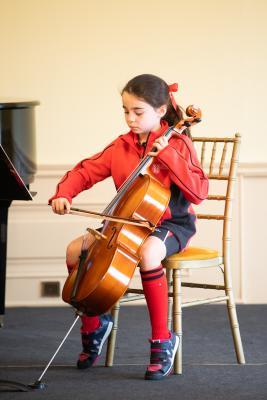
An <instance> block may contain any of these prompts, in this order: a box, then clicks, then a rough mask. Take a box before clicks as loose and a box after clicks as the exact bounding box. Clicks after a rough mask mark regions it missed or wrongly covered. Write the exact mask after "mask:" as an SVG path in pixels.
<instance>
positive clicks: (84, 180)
mask: <svg viewBox="0 0 267 400" xmlns="http://www.w3.org/2000/svg"><path fill="white" fill-rule="evenodd" d="M176 90H177V85H176V84H174V85H171V86H168V85H167V83H166V82H165V81H163V80H162V79H160V78H159V77H157V76H154V75H149V74H143V75H139V76H136V77H135V78H133V79H132V80H130V81H129V82H128V83H127V84H126V86H125V87H124V89H123V90H122V105H123V109H124V113H125V120H126V123H127V125H128V127H129V128H130V131H129V132H128V133H126V134H123V135H120V136H119V137H118V138H117V139H115V140H114V141H113V142H111V143H110V144H109V145H108V146H107V147H105V148H104V150H103V151H102V152H100V153H97V154H96V155H94V156H93V157H90V158H86V159H84V160H82V161H81V162H80V163H79V164H77V165H76V166H75V167H74V168H73V169H72V170H71V171H68V172H67V173H66V174H65V175H64V177H63V178H62V179H61V181H60V182H59V184H58V185H57V189H56V194H55V195H54V196H53V197H52V198H51V199H50V200H49V203H50V204H51V205H52V209H53V211H54V212H55V213H57V214H66V213H68V212H69V211H70V204H71V201H72V198H73V197H75V196H76V195H77V194H78V193H80V192H81V191H82V190H85V189H89V188H90V187H92V186H93V185H94V184H95V183H97V182H99V181H102V180H103V179H105V178H107V177H109V176H112V178H113V180H114V183H115V186H116V188H117V189H118V188H119V187H120V186H121V185H122V184H123V182H124V181H125V180H126V179H127V177H128V176H129V175H130V174H131V172H132V171H133V170H134V168H135V167H136V166H137V165H138V164H139V162H140V160H141V159H142V158H143V157H144V156H145V155H147V154H149V155H151V156H154V160H153V164H152V171H153V173H154V175H155V176H156V178H157V179H158V180H160V181H161V182H162V184H163V185H165V186H166V187H168V188H169V189H170V191H171V198H170V202H169V205H168V208H167V210H166V211H165V213H164V215H163V217H162V218H161V221H160V223H159V224H158V226H157V228H156V229H155V231H154V232H153V233H151V234H150V235H149V237H148V238H147V239H146V240H145V242H144V244H143V246H142V247H141V250H140V257H141V261H140V265H139V266H140V274H141V280H142V285H143V289H144V294H145V298H146V302H147V307H148V311H149V316H150V322H151V330H152V332H151V339H150V342H151V359H150V364H149V365H148V367H147V370H146V373H145V379H150V380H159V379H162V378H164V377H165V376H167V375H169V374H170V372H171V370H172V365H173V362H174V357H175V353H176V351H177V349H178V345H179V338H178V336H177V335H175V334H174V333H173V332H170V331H169V330H168V328H167V307H168V301H167V300H168V288H167V281H166V277H165V274H164V271H163V268H162V265H161V261H162V260H163V259H164V258H165V257H166V256H169V255H171V254H173V253H175V252H179V251H182V250H183V249H184V248H185V247H186V245H187V243H188V241H189V240H190V238H191V237H192V236H193V235H194V233H195V219H196V218H195V215H194V213H193V210H192V208H191V203H194V204H199V203H200V202H201V201H202V200H204V199H205V198H206V196H207V192H208V180H207V177H206V176H205V174H204V173H203V171H202V169H201V167H200V164H199V162H198V160H197V157H196V153H195V150H194V147H193V145H192V142H191V139H190V133H189V132H188V130H186V131H184V132H183V134H180V135H178V136H177V135H176V136H173V137H172V138H171V139H170V140H169V142H168V141H167V139H166V138H164V137H162V135H163V133H164V132H165V131H166V130H167V129H168V127H169V126H172V125H175V124H177V122H179V121H180V120H181V119H182V112H181V109H180V108H179V107H178V106H177V104H176V103H175V100H174V97H173V95H172V92H173V91H176ZM152 148H154V150H155V149H156V150H155V151H153V152H152V151H151V149H152ZM85 240H86V242H87V245H88V244H89V245H91V244H92V243H93V241H94V237H93V235H92V234H90V233H88V234H87V235H86V238H84V237H79V238H77V239H75V240H74V241H73V242H71V243H70V245H69V246H68V248H67V256H66V262H67V267H68V270H69V271H71V270H72V268H73V267H74V266H75V265H77V262H78V258H79V255H80V253H81V247H82V243H83V242H84V241H85ZM81 320H82V326H81V335H82V345H83V351H82V353H81V354H80V356H79V359H78V362H77V367H78V368H80V369H83V368H88V367H91V366H92V365H93V364H94V362H95V361H96V359H97V358H98V356H99V355H100V353H101V350H102V346H103V344H104V342H105V341H106V339H107V337H108V335H109V333H110V331H111V329H112V324H113V322H112V318H111V316H110V315H102V316H96V317H89V316H83V317H81Z"/></svg>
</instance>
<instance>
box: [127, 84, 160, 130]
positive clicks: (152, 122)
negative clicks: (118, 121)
mask: <svg viewBox="0 0 267 400" xmlns="http://www.w3.org/2000/svg"><path fill="white" fill-rule="evenodd" d="M122 104H123V109H124V113H125V121H126V123H127V125H128V126H129V128H130V129H131V130H132V131H133V132H134V133H136V134H138V135H140V134H148V133H149V132H150V131H156V130H158V129H159V128H160V119H161V118H162V117H163V116H164V115H165V113H166V109H167V107H166V106H165V105H163V106H161V107H159V108H156V109H155V108H154V107H152V106H151V105H150V104H148V103H146V102H145V101H144V100H142V99H140V98H139V97H136V96H135V95H133V94H130V93H127V92H123V94H122Z"/></svg>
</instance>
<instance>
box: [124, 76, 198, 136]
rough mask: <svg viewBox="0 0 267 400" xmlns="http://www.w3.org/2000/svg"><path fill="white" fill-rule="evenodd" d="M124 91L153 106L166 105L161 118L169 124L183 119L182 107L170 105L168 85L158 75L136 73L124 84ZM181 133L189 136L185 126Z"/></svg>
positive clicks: (174, 123)
mask: <svg viewBox="0 0 267 400" xmlns="http://www.w3.org/2000/svg"><path fill="white" fill-rule="evenodd" d="M124 92H127V93H129V94H133V95H135V96H136V97H139V98H140V99H143V100H145V101H146V102H147V103H148V104H150V105H151V106H152V107H153V108H159V107H161V106H162V105H167V112H166V114H165V115H164V117H163V118H164V120H165V121H167V122H168V124H169V125H170V126H172V125H176V124H177V123H178V122H179V121H180V120H181V119H183V111H182V109H181V108H180V107H179V106H178V105H177V108H176V109H175V108H174V107H173V105H172V102H171V98H170V93H169V86H168V85H167V83H166V82H165V81H164V80H163V79H161V78H159V77H158V76H155V75H151V74H142V75H138V76H136V77H135V78H133V79H131V80H130V81H129V82H128V83H127V84H126V85H125V87H124V88H123V90H122V94H123V93H124ZM183 134H185V135H187V136H189V137H190V138H191V134H190V129H189V128H186V129H185V130H184V131H183Z"/></svg>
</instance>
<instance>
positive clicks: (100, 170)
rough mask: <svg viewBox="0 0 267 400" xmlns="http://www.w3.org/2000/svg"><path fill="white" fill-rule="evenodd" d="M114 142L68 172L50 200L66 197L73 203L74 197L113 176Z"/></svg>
mask: <svg viewBox="0 0 267 400" xmlns="http://www.w3.org/2000/svg"><path fill="white" fill-rule="evenodd" d="M113 145H114V142H112V143H111V144H110V145H109V146H107V147H106V148H105V149H104V150H103V151H102V152H100V153H97V154H95V155H94V156H93V157H90V158H86V159H84V160H82V161H81V162H79V163H78V164H77V165H76V166H75V167H74V168H73V169H72V170H70V171H68V172H67V173H66V174H65V175H64V176H63V177H62V179H61V180H60V182H59V183H58V185H57V188H56V193H55V194H54V196H52V197H51V198H50V199H49V204H50V203H51V201H52V200H53V199H56V198H59V197H64V198H66V199H68V201H69V202H70V203H71V201H72V199H73V197H75V196H77V194H79V193H80V192H82V191H83V190H86V189H89V188H90V187H92V186H93V185H94V184H95V183H97V182H100V181H102V180H103V179H105V178H107V177H109V176H110V175H111V157H112V148H113Z"/></svg>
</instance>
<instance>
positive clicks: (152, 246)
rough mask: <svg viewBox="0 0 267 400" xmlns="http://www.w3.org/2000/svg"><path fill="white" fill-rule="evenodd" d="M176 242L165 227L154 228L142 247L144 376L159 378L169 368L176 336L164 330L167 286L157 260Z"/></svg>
mask: <svg viewBox="0 0 267 400" xmlns="http://www.w3.org/2000/svg"><path fill="white" fill-rule="evenodd" d="M179 249H180V246H179V242H178V241H177V240H176V239H175V237H174V236H173V235H172V234H171V232H169V231H168V230H166V229H157V230H156V231H155V232H153V234H152V235H150V236H149V237H148V239H147V240H146V241H145V243H144V245H143V246H142V249H141V252H140V255H141V257H142V259H141V263H140V264H141V268H140V269H141V278H142V284H143V289H144V294H145V298H146V302H147V306H148V311H149V315H150V321H151V328H152V338H151V340H150V342H151V355H150V364H149V365H148V367H147V370H146V373H145V379H149V380H160V379H163V378H164V377H165V376H167V375H169V374H170V373H171V371H172V366H173V363H174V357H175V354H176V352H177V349H178V345H179V338H178V336H177V335H175V334H174V333H173V332H170V331H169V330H168V285H167V280H166V276H165V274H164V271H163V268H162V265H161V261H162V260H163V259H164V258H165V257H166V255H170V254H173V253H174V252H176V251H179Z"/></svg>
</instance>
